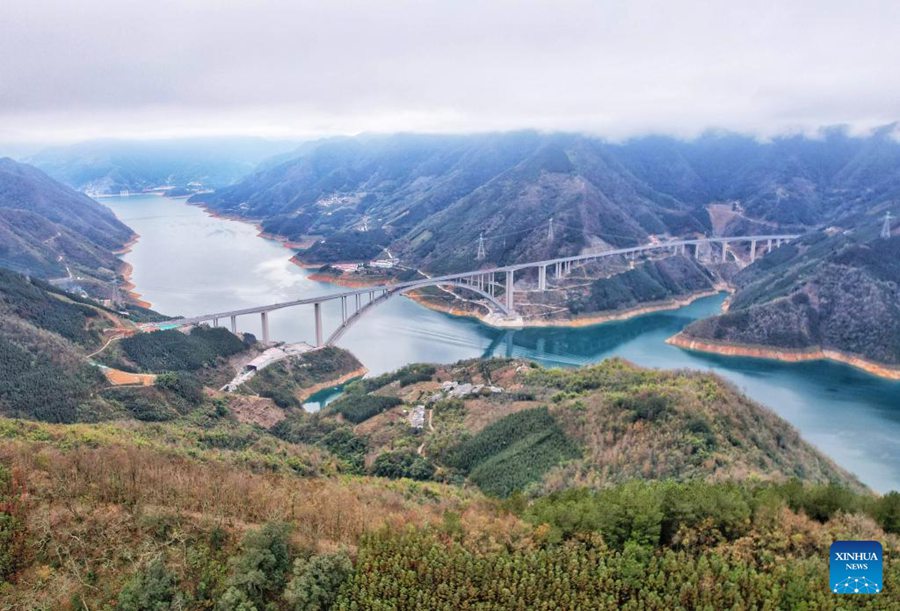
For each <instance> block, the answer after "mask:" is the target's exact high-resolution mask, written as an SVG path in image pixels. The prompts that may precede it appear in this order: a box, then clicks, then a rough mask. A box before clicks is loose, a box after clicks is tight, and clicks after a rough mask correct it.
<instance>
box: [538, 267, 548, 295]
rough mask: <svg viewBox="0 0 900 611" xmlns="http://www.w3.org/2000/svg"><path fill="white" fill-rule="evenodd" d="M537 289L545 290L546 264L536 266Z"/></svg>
mask: <svg viewBox="0 0 900 611" xmlns="http://www.w3.org/2000/svg"><path fill="white" fill-rule="evenodd" d="M538 290H539V291H546V290H547V266H546V265H541V266H540V267H539V268H538Z"/></svg>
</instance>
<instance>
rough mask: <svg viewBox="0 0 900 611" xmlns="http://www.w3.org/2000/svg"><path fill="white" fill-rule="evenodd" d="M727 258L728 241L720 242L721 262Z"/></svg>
mask: <svg viewBox="0 0 900 611" xmlns="http://www.w3.org/2000/svg"><path fill="white" fill-rule="evenodd" d="M727 260H728V242H722V263H725V262H726V261H727Z"/></svg>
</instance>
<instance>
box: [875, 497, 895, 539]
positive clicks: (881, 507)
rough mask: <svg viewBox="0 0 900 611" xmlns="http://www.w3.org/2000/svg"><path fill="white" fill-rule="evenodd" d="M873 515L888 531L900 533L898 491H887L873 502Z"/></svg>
mask: <svg viewBox="0 0 900 611" xmlns="http://www.w3.org/2000/svg"><path fill="white" fill-rule="evenodd" d="M872 513H873V515H874V516H875V519H876V520H878V523H879V524H881V527H882V528H883V529H884V530H885V531H887V532H889V533H900V492H897V491H896V490H895V491H893V492H888V493H887V494H885V495H884V496H883V497H881V498H880V499H878V500H877V501H876V502H875V507H874V508H873V512H872Z"/></svg>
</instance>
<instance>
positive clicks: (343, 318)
mask: <svg viewBox="0 0 900 611" xmlns="http://www.w3.org/2000/svg"><path fill="white" fill-rule="evenodd" d="M341 322H347V296H346V295H344V296H343V297H341Z"/></svg>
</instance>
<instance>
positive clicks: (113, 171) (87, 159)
mask: <svg viewBox="0 0 900 611" xmlns="http://www.w3.org/2000/svg"><path fill="white" fill-rule="evenodd" d="M296 146H297V144H296V142H287V141H271V140H265V139H262V138H197V139H180V140H158V141H140V142H138V141H124V140H96V141H90V142H82V143H79V144H74V145H70V146H61V147H54V148H50V149H47V150H44V151H41V152H39V153H37V154H34V155H32V156H30V157H27V158H25V159H24V161H26V162H27V163H30V164H32V165H35V166H37V167H39V168H40V169H42V170H44V171H45V172H47V174H49V175H50V176H52V177H53V178H55V179H57V180H59V181H60V182H63V183H65V184H67V185H69V186H70V187H73V188H75V189H77V190H79V191H84V192H87V193H90V194H94V195H108V194H118V193H119V192H121V191H143V190H146V189H153V188H158V187H162V186H174V187H178V188H179V193H187V192H189V190H200V189H204V188H206V189H208V188H214V187H221V186H225V185H229V184H231V183H233V182H235V181H236V180H238V179H239V178H242V177H243V176H245V175H247V174H249V173H250V172H252V171H253V170H254V169H255V168H256V167H257V165H258V164H259V163H260V162H262V161H263V160H266V159H269V158H271V157H273V156H277V155H278V154H280V153H285V152H288V151H291V150H293V149H294V148H295V147H296ZM276 158H277V157H276ZM189 187H190V188H191V189H189Z"/></svg>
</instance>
